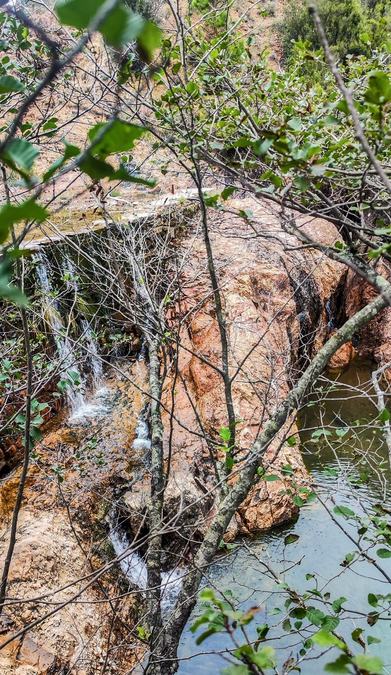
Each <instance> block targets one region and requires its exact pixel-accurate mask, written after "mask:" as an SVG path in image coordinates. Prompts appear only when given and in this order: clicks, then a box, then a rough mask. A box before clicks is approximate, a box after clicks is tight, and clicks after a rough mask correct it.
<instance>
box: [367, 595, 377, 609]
mask: <svg viewBox="0 0 391 675" xmlns="http://www.w3.org/2000/svg"><path fill="white" fill-rule="evenodd" d="M368 604H369V605H371V607H377V605H378V598H377V595H375V594H374V593H369V594H368Z"/></svg>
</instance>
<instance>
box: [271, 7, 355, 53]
mask: <svg viewBox="0 0 391 675" xmlns="http://www.w3.org/2000/svg"><path fill="white" fill-rule="evenodd" d="M318 11H319V15H320V18H321V20H322V22H323V25H324V29H325V32H326V35H327V38H328V40H329V42H330V45H332V47H333V49H334V51H335V52H336V54H337V55H338V56H339V57H340V58H342V59H344V58H345V57H346V56H347V55H348V54H362V53H366V51H367V45H366V44H365V42H363V40H362V35H363V33H364V30H365V27H366V26H365V19H366V14H365V9H364V7H363V5H362V4H361V2H360V0H319V2H318ZM280 34H281V38H282V49H283V56H284V59H287V58H288V57H289V56H290V53H291V50H292V45H293V43H294V42H296V41H297V40H300V41H305V42H307V43H308V44H309V46H310V47H311V48H312V49H319V48H320V43H319V39H318V35H317V32H316V29H315V27H314V25H313V22H312V20H311V18H310V16H309V14H308V9H307V3H306V2H305V0H288V3H287V5H286V8H285V14H284V19H283V23H282V24H281V25H280Z"/></svg>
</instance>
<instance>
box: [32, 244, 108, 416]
mask: <svg viewBox="0 0 391 675" xmlns="http://www.w3.org/2000/svg"><path fill="white" fill-rule="evenodd" d="M34 260H35V263H36V272H37V277H38V281H39V286H40V289H41V293H42V298H43V315H44V318H45V320H46V321H47V323H48V324H49V327H50V332H51V334H52V335H53V339H54V342H55V345H56V349H57V353H58V357H59V361H60V371H61V376H62V378H63V379H64V380H65V381H66V382H67V386H66V389H65V393H66V398H67V402H68V406H69V409H70V416H69V420H68V421H69V423H70V424H82V423H83V422H84V421H88V419H91V418H95V417H97V416H100V415H102V414H104V413H105V412H106V411H107V409H108V402H107V399H108V397H109V391H108V390H107V388H106V387H104V386H103V385H102V381H103V362H102V358H101V356H100V355H99V348H98V341H97V338H96V336H95V334H94V331H93V327H92V325H91V322H90V320H89V319H88V317H87V316H86V315H85V314H84V313H83V311H82V310H81V309H80V307H78V311H77V315H78V320H79V322H80V334H79V336H78V339H77V340H74V339H71V338H70V335H69V331H70V329H71V323H72V322H71V321H70V319H69V317H68V316H66V314H67V306H66V304H65V309H64V308H62V307H61V303H60V301H59V299H58V296H57V292H56V288H55V286H54V284H53V281H52V276H53V270H52V266H51V263H50V261H49V258H48V256H47V255H46V253H45V251H44V250H40V251H39V252H37V253H35V254H34ZM62 272H63V275H64V280H65V286H66V289H67V290H71V291H72V294H73V301H72V303H73V304H75V305H76V304H77V301H78V299H79V297H80V289H79V285H78V277H77V271H76V268H75V265H74V264H73V262H72V260H71V258H70V257H69V256H67V255H64V257H63V259H62ZM63 314H64V315H65V316H63ZM80 346H81V347H83V348H84V349H83V361H85V362H86V363H85V368H81V367H80V364H79V361H80V354H79V353H78V351H79V350H78V347H79V348H80Z"/></svg>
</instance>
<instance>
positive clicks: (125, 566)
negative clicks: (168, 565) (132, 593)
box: [107, 512, 186, 615]
mask: <svg viewBox="0 0 391 675" xmlns="http://www.w3.org/2000/svg"><path fill="white" fill-rule="evenodd" d="M107 522H108V525H109V539H110V541H111V544H112V546H113V549H114V551H115V554H116V556H118V557H121V556H124V554H125V553H126V551H127V550H128V549H130V548H131V543H130V541H129V539H128V537H127V535H126V532H125V531H124V529H123V528H121V526H120V524H119V523H118V518H117V517H116V514H115V513H113V512H112V513H111V514H110V515H109V516H108V519H107ZM119 565H120V567H121V570H122V573H123V574H124V575H125V577H126V578H127V579H129V581H130V582H131V583H132V584H134V585H135V586H137V587H138V588H139V589H140V590H142V591H145V590H146V589H147V587H148V571H147V565H146V563H145V560H144V558H143V557H142V556H141V555H140V554H139V553H137V551H129V553H128V555H125V556H124V557H122V558H121V560H120V561H119ZM185 573H186V569H185V568H184V567H175V568H173V569H171V570H168V571H167V572H162V573H161V608H162V612H163V614H166V615H167V613H168V612H169V611H170V610H171V609H172V607H173V605H174V604H175V602H176V599H177V597H178V595H179V593H180V591H181V588H182V579H183V577H184V575H185Z"/></svg>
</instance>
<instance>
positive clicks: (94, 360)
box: [62, 256, 103, 389]
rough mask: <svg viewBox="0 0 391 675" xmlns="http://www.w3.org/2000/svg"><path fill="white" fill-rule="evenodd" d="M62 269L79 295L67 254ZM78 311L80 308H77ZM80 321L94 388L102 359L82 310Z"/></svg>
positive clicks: (100, 373)
mask: <svg viewBox="0 0 391 675" xmlns="http://www.w3.org/2000/svg"><path fill="white" fill-rule="evenodd" d="M62 267H63V271H64V277H65V281H66V285H67V287H68V288H71V289H72V290H73V292H74V294H75V298H77V297H78V296H79V295H80V291H79V285H78V282H77V272H76V268H75V266H74V264H73V261H72V259H71V258H70V257H69V256H66V257H65V258H64V260H63V264H62ZM79 311H80V310H79ZM80 314H81V317H80V323H81V328H82V335H81V337H82V339H83V340H84V343H85V345H86V348H87V357H88V361H89V363H90V371H91V375H92V386H93V389H96V388H97V387H98V386H99V385H100V383H101V380H102V377H103V364H102V359H101V357H100V356H99V350H98V343H97V340H96V337H95V334H94V331H93V329H92V326H91V323H90V321H89V320H88V318H87V317H86V316H85V315H84V314H83V311H82V310H81V311H80Z"/></svg>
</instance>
